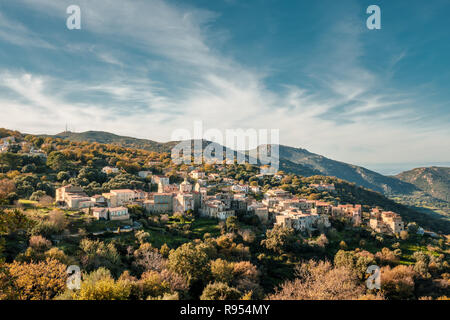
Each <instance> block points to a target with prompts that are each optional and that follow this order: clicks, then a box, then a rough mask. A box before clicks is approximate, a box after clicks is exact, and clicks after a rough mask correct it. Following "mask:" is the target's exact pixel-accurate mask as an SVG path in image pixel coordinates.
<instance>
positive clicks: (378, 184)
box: [53, 131, 417, 194]
mask: <svg viewBox="0 0 450 320" xmlns="http://www.w3.org/2000/svg"><path fill="white" fill-rule="evenodd" d="M53 137H55V138H62V139H68V140H71V141H78V142H79V141H88V142H99V143H110V144H116V145H120V146H122V147H131V148H138V149H144V150H148V151H156V152H170V150H171V149H172V148H173V146H175V145H176V144H177V143H178V142H173V141H172V142H167V143H159V142H156V141H152V140H146V139H137V138H131V137H124V136H119V135H115V134H112V133H108V132H102V131H87V132H82V133H75V132H63V133H59V134H57V135H55V136H53ZM207 144H209V142H206V143H204V144H203V145H204V146H205V145H207ZM279 152H280V169H281V170H284V171H286V172H292V173H296V174H300V175H303V176H312V175H317V174H321V175H326V176H334V177H337V178H340V179H343V180H346V181H349V182H353V183H355V184H357V185H359V186H363V187H365V188H368V189H371V190H374V191H377V192H381V193H383V194H409V193H411V192H414V191H416V190H417V188H416V187H415V186H414V185H413V184H410V183H407V182H404V181H401V180H399V179H396V178H394V177H386V176H383V175H381V174H379V173H376V172H374V171H371V170H368V169H365V168H363V167H359V166H355V165H352V164H348V163H344V162H339V161H335V160H332V159H329V158H326V157H324V156H321V155H318V154H314V153H311V152H309V151H307V150H305V149H301V148H293V147H288V146H284V145H280V146H279Z"/></svg>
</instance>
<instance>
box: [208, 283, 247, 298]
mask: <svg viewBox="0 0 450 320" xmlns="http://www.w3.org/2000/svg"><path fill="white" fill-rule="evenodd" d="M241 295H242V293H241V292H240V291H239V290H237V289H236V288H233V287H230V286H229V285H227V284H226V283H223V282H214V283H210V284H208V285H207V286H206V287H205V289H204V290H203V293H202V295H201V296H200V300H237V299H239V298H240V297H241Z"/></svg>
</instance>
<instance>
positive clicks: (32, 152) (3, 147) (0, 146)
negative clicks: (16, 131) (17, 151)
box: [0, 136, 47, 158]
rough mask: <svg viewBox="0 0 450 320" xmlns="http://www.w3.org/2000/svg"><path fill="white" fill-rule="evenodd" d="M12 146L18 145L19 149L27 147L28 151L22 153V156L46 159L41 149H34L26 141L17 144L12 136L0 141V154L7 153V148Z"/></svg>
mask: <svg viewBox="0 0 450 320" xmlns="http://www.w3.org/2000/svg"><path fill="white" fill-rule="evenodd" d="M12 145H18V146H20V148H23V147H26V146H28V148H29V151H28V152H23V153H22V154H24V155H27V156H30V157H31V156H39V157H42V158H47V154H46V153H45V152H44V151H42V150H41V149H36V148H35V147H34V146H32V145H31V144H30V143H29V142H26V141H22V142H17V140H16V137H14V136H10V137H6V138H2V139H0V153H2V152H7V151H9V150H10V149H9V148H10V147H11V146H12Z"/></svg>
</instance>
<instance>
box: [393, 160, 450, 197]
mask: <svg viewBox="0 0 450 320" xmlns="http://www.w3.org/2000/svg"><path fill="white" fill-rule="evenodd" d="M395 177H396V178H397V179H400V180H402V181H404V182H407V183H410V184H413V185H415V186H416V187H417V188H418V189H420V190H422V191H425V192H426V193H428V194H429V195H431V196H433V197H434V198H437V199H440V200H443V201H447V202H449V201H450V168H449V167H427V168H416V169H412V170H409V171H405V172H402V173H400V174H398V175H396V176H395Z"/></svg>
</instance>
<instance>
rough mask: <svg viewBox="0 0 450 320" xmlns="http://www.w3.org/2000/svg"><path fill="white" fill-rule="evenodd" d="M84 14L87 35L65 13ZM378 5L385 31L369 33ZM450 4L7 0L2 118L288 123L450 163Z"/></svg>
mask: <svg viewBox="0 0 450 320" xmlns="http://www.w3.org/2000/svg"><path fill="white" fill-rule="evenodd" d="M71 4H77V5H79V6H80V7H81V15H82V16H81V21H82V22H81V23H82V29H81V30H68V29H67V28H66V19H67V16H68V15H67V14H66V8H67V7H68V6H69V5H71ZM371 4H377V5H379V6H380V8H381V19H382V29H381V30H368V29H367V28H366V19H367V17H368V15H367V14H366V8H367V7H368V6H369V5H371ZM449 12H450V2H449V1H447V0H442V1H440V0H433V1H402V0H397V1H392V0H390V1H380V0H377V1H375V0H371V1H365V0H341V1H335V0H314V1H313V0H304V1H280V0H278V1H275V0H274V1H270V0H267V1H255V0H247V1H237V0H214V1H211V0H198V1H162V0H146V1H143V0H134V1H131V0H129V1H128V0H126V1H124V0H122V1H118V0H114V1H113V0H105V1H100V0H99V1H88V0H70V1H65V0H62V1H53V0H16V1H2V2H1V3H0V114H1V116H0V127H7V128H11V129H17V130H20V131H23V132H28V133H52V134H54V133H57V132H61V131H63V129H64V127H65V124H66V123H68V125H69V129H71V130H72V131H86V130H103V131H110V132H114V133H117V134H123V135H130V136H135V137H140V138H149V139H152V140H157V141H167V140H170V137H171V133H172V132H173V131H174V130H175V129H178V128H186V129H192V126H193V121H194V120H202V121H203V123H204V126H205V127H206V128H218V129H220V130H224V129H227V128H244V129H246V128H255V129H280V143H282V144H287V145H290V146H294V147H302V148H306V149H308V150H310V151H312V152H316V153H319V154H322V155H325V156H328V157H331V158H334V159H337V160H341V161H346V162H350V163H354V164H370V163H404V162H411V163H412V162H414V163H431V162H448V161H450V139H449V138H450V129H449V128H450V126H449V120H450V90H449V83H450V41H449V40H450V27H449V26H448V13H449Z"/></svg>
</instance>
